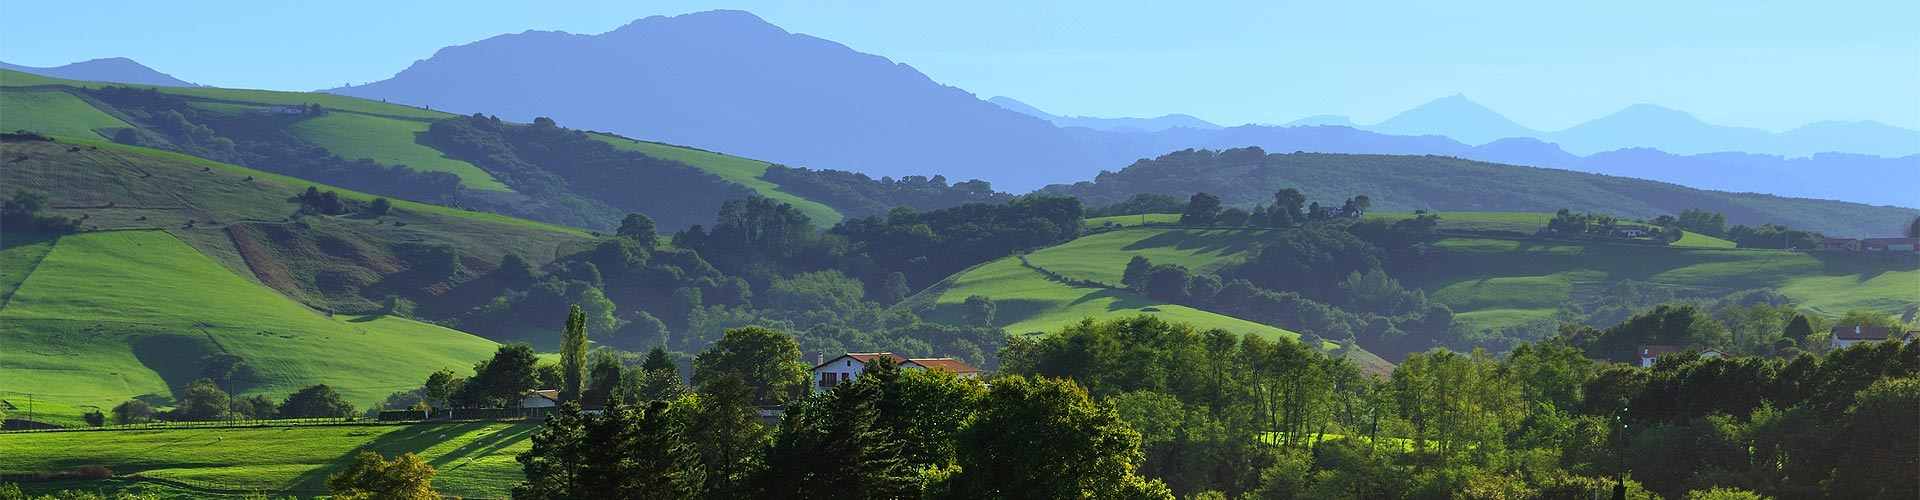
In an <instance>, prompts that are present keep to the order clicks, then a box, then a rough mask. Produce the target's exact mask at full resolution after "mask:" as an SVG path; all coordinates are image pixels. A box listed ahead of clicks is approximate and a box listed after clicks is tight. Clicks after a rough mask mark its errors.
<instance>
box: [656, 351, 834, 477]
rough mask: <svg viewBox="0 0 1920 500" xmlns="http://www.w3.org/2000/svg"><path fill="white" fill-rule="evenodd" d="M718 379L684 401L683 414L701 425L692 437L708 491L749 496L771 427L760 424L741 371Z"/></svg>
mask: <svg viewBox="0 0 1920 500" xmlns="http://www.w3.org/2000/svg"><path fill="white" fill-rule="evenodd" d="M729 333H731V332H729ZM702 356H705V353H702ZM695 364H696V366H698V364H699V362H698V361H697V360H696V361H695ZM695 373H696V374H698V373H700V371H699V370H698V369H696V370H695ZM697 376H698V375H696V377H697ZM804 376H805V375H802V377H804ZM712 377H713V376H710V378H709V379H708V380H706V381H705V382H704V383H701V385H700V391H699V393H698V394H696V395H695V396H694V397H692V398H689V399H691V401H688V402H685V403H683V404H684V405H685V407H684V412H685V416H684V417H682V418H684V419H685V421H687V422H697V423H698V425H689V426H688V427H687V441H688V442H690V443H692V444H693V448H694V451H695V454H696V455H697V456H698V457H699V461H700V467H701V469H703V470H705V471H706V478H705V479H706V483H705V485H704V486H702V489H703V490H705V491H706V493H707V495H708V496H709V497H712V498H735V497H745V496H746V495H745V494H746V493H748V491H747V486H748V485H749V484H750V483H749V482H748V481H749V480H750V479H751V478H752V477H754V475H755V474H756V473H757V472H758V469H759V468H760V467H761V466H762V463H761V462H760V461H759V450H761V449H762V448H763V447H764V446H766V444H767V439H768V435H767V429H766V426H763V425H761V424H760V414H759V408H758V407H757V406H756V403H755V399H754V397H755V396H754V391H755V388H754V387H752V386H749V385H748V384H746V383H744V382H742V380H741V377H740V375H739V374H738V373H737V372H724V373H722V374H721V375H718V376H717V378H712ZM803 381H804V379H803Z"/></svg>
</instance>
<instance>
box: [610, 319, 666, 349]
mask: <svg viewBox="0 0 1920 500" xmlns="http://www.w3.org/2000/svg"><path fill="white" fill-rule="evenodd" d="M668 333H669V330H667V322H665V321H660V318H657V317H654V315H653V314H650V313H648V312H646V311H634V313H633V317H632V318H631V319H629V320H627V324H626V325H624V326H621V327H620V332H619V333H615V334H614V338H615V340H616V341H617V343H618V345H620V346H622V348H625V349H632V348H638V347H645V346H664V345H667V334H668Z"/></svg>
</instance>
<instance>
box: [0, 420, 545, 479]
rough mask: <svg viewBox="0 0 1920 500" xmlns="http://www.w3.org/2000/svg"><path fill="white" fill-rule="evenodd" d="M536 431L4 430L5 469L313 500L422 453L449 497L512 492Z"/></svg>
mask: <svg viewBox="0 0 1920 500" xmlns="http://www.w3.org/2000/svg"><path fill="white" fill-rule="evenodd" d="M535 428H536V426H535V425H533V424H512V423H485V422H470V423H435V424H404V425H378V424H375V425H335V426H305V427H263V428H233V429H169V430H125V431H94V432H40V433H17V434H0V448H3V449H6V450H7V453H0V472H7V473H31V472H53V471H63V470H71V469H75V468H78V467H83V466H89V465H101V464H106V465H108V466H109V467H110V468H111V469H112V471H113V473H114V474H116V475H123V476H124V475H133V474H137V475H139V476H141V477H148V478H156V479H162V480H168V481H173V482H178V483H183V485H184V486H185V487H180V486H176V485H164V486H143V487H139V488H134V489H135V491H142V490H156V491H157V492H158V493H160V494H162V495H185V497H187V498H203V497H206V496H211V495H210V494H209V492H208V490H207V489H211V490H241V491H247V490H252V491H259V492H263V493H268V494H294V495H299V496H302V497H305V496H310V495H322V494H325V493H326V484H325V483H326V478H327V476H328V475H330V474H332V473H333V472H334V471H335V470H336V469H337V468H338V467H340V466H341V465H344V464H345V463H347V462H348V461H350V460H351V459H352V458H353V456H354V455H355V454H358V453H359V452H360V451H361V450H373V451H377V452H380V453H382V454H385V455H388V456H392V455H397V454H399V453H403V452H413V453H415V454H418V455H420V456H421V458H423V459H425V460H426V461H427V462H428V463H429V464H432V465H433V467H434V468H435V469H437V470H438V471H439V474H438V475H437V476H435V478H434V486H435V488H437V489H439V490H440V492H441V493H444V494H448V495H457V496H461V497H467V498H504V497H506V496H507V493H508V490H509V489H511V488H512V486H513V484H514V483H517V482H519V481H520V480H521V478H522V477H523V476H522V474H521V472H520V464H519V463H517V462H515V461H514V456H515V455H518V454H519V453H521V452H524V451H526V450H527V448H528V447H529V441H528V438H529V436H531V435H532V433H533V431H534V429H535ZM135 484H138V483H133V482H129V481H67V482H62V483H58V484H57V485H47V487H48V488H74V489H85V490H92V489H96V488H119V487H132V486H133V485H135ZM25 486H27V487H35V486H37V485H35V484H33V483H28V484H26V485H25ZM200 488H206V489H200Z"/></svg>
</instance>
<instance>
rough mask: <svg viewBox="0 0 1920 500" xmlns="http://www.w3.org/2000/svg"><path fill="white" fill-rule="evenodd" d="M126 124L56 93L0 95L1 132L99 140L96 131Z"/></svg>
mask: <svg viewBox="0 0 1920 500" xmlns="http://www.w3.org/2000/svg"><path fill="white" fill-rule="evenodd" d="M131 126H132V125H128V124H127V122H125V121H121V120H120V119H119V118H115V117H114V116H113V115H109V114H107V113H106V112H103V111H100V110H99V109H97V108H94V107H93V105H91V104H87V102H86V101H83V100H80V98H79V97H74V95H73V94H68V93H66V92H62V91H59V90H52V89H45V90H43V89H23V90H14V89H9V90H6V91H4V92H0V130H3V131H6V132H12V131H15V130H31V131H34V132H39V133H42V134H48V135H68V136H75V137H87V138H93V139H98V138H100V137H101V135H100V133H98V132H97V131H98V130H101V129H115V128H126V127H131Z"/></svg>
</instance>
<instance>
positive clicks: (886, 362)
mask: <svg viewBox="0 0 1920 500" xmlns="http://www.w3.org/2000/svg"><path fill="white" fill-rule="evenodd" d="M899 377H900V369H899V367H898V366H895V365H894V364H893V362H892V361H891V360H890V359H887V358H880V359H879V360H877V361H876V362H875V363H873V364H872V365H870V366H868V367H867V369H866V371H865V372H863V373H862V374H861V376H860V379H859V380H856V381H855V382H854V383H851V384H840V385H838V386H835V387H834V388H833V390H831V391H828V392H827V393H826V394H825V395H824V396H820V397H812V398H805V399H802V400H800V401H799V402H797V403H795V404H792V405H788V406H787V410H786V416H785V417H783V418H782V420H781V422H780V430H779V432H778V433H777V434H776V435H775V438H774V440H773V445H772V446H771V447H769V448H768V449H767V453H766V455H767V457H766V465H767V468H766V469H765V470H764V472H763V473H762V474H761V475H760V477H759V478H758V479H757V480H756V481H755V482H756V483H757V484H756V488H757V489H759V490H760V492H761V494H762V495H768V496H781V497H785V498H873V499H884V498H903V497H909V496H913V494H914V493H917V489H918V486H919V485H918V484H916V483H917V480H918V478H917V477H915V475H914V473H913V470H912V469H911V468H910V467H909V464H908V463H907V462H906V460H904V459H903V458H902V456H901V455H902V451H903V448H905V445H906V441H907V440H908V439H910V437H909V436H902V435H896V434H894V433H893V429H891V428H889V427H887V426H885V425H883V424H882V422H881V421H880V413H881V408H880V403H881V399H882V398H883V397H884V389H883V388H884V387H887V386H890V385H895V384H897V383H898V378H899Z"/></svg>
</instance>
